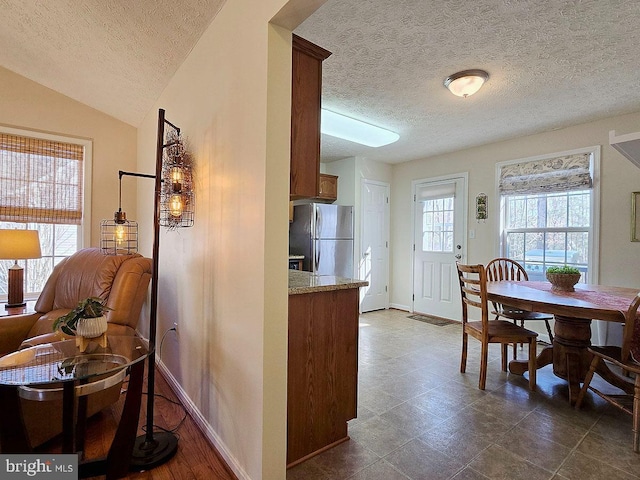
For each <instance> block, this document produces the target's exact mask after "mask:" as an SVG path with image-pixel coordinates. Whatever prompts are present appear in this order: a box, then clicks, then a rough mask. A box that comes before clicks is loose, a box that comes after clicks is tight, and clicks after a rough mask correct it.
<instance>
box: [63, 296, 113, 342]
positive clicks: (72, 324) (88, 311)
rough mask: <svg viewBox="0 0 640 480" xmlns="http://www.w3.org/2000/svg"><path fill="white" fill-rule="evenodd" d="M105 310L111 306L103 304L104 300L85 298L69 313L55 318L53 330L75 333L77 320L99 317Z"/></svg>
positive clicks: (69, 333)
mask: <svg viewBox="0 0 640 480" xmlns="http://www.w3.org/2000/svg"><path fill="white" fill-rule="evenodd" d="M107 310H111V308H109V307H107V306H106V305H105V300H102V299H101V298H98V297H89V298H85V299H84V300H81V301H80V302H78V305H77V306H76V307H75V308H74V309H73V310H71V311H70V312H69V313H67V314H66V315H63V316H62V317H59V318H57V319H56V320H55V321H54V322H53V330H54V331H56V330H60V331H62V333H66V334H67V335H75V334H76V327H77V326H78V320H80V319H82V318H96V317H101V316H103V315H104V312H106V311H107Z"/></svg>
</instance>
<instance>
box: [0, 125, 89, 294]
mask: <svg viewBox="0 0 640 480" xmlns="http://www.w3.org/2000/svg"><path fill="white" fill-rule="evenodd" d="M23 133H24V134H23ZM68 140H70V141H68ZM90 152H91V142H90V141H88V140H82V139H78V140H77V143H75V139H69V138H68V137H59V136H54V135H48V134H42V135H40V134H39V133H35V132H29V131H23V130H17V129H12V128H8V127H7V128H5V127H0V228H2V229H7V228H9V229H35V230H38V234H39V237H40V246H41V251H42V258H38V259H33V260H19V261H18V263H19V264H20V265H22V266H23V267H24V269H25V270H24V277H25V298H35V297H37V295H38V293H39V292H40V291H41V290H42V287H43V286H44V284H45V282H46V280H47V279H48V278H49V275H50V274H51V271H52V270H53V267H54V265H56V264H57V263H58V262H59V261H60V260H62V259H63V258H64V257H67V256H69V255H71V254H72V253H74V252H76V251H77V250H78V248H80V245H81V239H82V233H83V228H86V225H84V224H83V218H84V219H85V222H84V223H86V217H87V216H86V215H84V214H83V210H84V209H86V208H87V204H86V200H85V199H84V198H83V197H84V192H85V190H86V189H85V178H84V175H85V172H87V171H88V170H87V166H88V165H87V159H89V160H90ZM12 264H13V261H10V260H0V301H3V300H5V299H6V295H7V290H6V289H7V270H8V268H10V267H11V265H12Z"/></svg>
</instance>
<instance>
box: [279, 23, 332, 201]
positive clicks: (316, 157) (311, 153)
mask: <svg viewBox="0 0 640 480" xmlns="http://www.w3.org/2000/svg"><path fill="white" fill-rule="evenodd" d="M329 55H331V52H329V51H327V50H325V49H324V48H321V47H319V46H317V45H314V44H313V43H311V42H309V41H307V40H305V39H303V38H300V37H298V36H297V35H293V53H292V81H291V179H290V186H289V196H290V198H291V200H295V199H299V198H314V197H317V196H318V195H319V193H320V105H321V97H322V61H323V60H324V59H326V58H327V57H329Z"/></svg>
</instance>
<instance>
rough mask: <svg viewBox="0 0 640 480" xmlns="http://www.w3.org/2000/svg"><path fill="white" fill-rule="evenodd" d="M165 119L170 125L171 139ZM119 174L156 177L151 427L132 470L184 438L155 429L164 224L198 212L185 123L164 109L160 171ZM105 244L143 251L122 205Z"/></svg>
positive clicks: (159, 459) (139, 442) (189, 222)
mask: <svg viewBox="0 0 640 480" xmlns="http://www.w3.org/2000/svg"><path fill="white" fill-rule="evenodd" d="M165 125H168V126H169V127H170V130H169V132H168V135H167V141H165ZM119 175H120V180H122V176H123V175H128V176H135V177H144V178H154V179H155V188H154V214H153V252H152V262H153V266H152V272H151V305H150V313H149V352H150V353H149V363H148V375H147V392H148V393H147V418H146V432H145V434H144V435H141V436H139V437H137V438H136V440H135V444H134V447H133V454H132V458H131V466H130V468H131V470H135V471H142V470H148V469H151V468H154V467H156V466H158V465H161V464H163V463H164V462H166V461H167V460H169V459H170V458H171V457H173V455H174V454H175V453H176V450H177V448H178V438H177V437H176V436H175V435H174V434H173V433H172V432H169V431H162V432H154V430H153V411H154V394H155V369H156V364H155V347H156V330H157V319H158V263H159V262H158V259H159V253H160V227H161V226H164V227H168V228H180V227H190V226H193V217H194V194H193V184H192V163H191V157H190V155H189V154H188V152H187V151H186V149H185V147H184V143H183V139H182V138H181V137H180V128H178V127H176V126H175V125H173V124H172V123H171V122H169V121H167V120H166V119H165V112H164V110H163V109H160V110H159V113H158V139H157V150H156V172H155V175H149V174H143V173H132V172H123V171H120V172H119ZM133 239H135V240H133ZM101 247H102V250H103V252H105V253H109V254H113V255H117V254H122V253H125V254H126V253H135V252H137V224H136V223H135V222H133V223H132V222H129V221H128V220H127V219H126V214H125V213H124V212H122V209H121V208H119V209H118V211H117V212H116V213H115V216H114V220H113V221H103V222H102V224H101Z"/></svg>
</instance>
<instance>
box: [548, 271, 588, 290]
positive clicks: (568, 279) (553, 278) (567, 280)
mask: <svg viewBox="0 0 640 480" xmlns="http://www.w3.org/2000/svg"><path fill="white" fill-rule="evenodd" d="M580 277H581V275H580V274H579V273H549V272H547V280H549V282H551V290H556V291H560V292H573V291H575V289H574V288H573V286H574V285H575V284H576V283H578V282H579V281H580Z"/></svg>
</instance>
